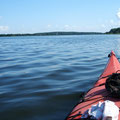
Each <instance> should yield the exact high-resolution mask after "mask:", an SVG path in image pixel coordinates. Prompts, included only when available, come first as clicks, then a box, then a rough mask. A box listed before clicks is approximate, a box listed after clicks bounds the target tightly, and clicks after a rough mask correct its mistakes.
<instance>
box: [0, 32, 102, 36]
mask: <svg viewBox="0 0 120 120" xmlns="http://www.w3.org/2000/svg"><path fill="white" fill-rule="evenodd" d="M93 34H103V33H100V32H44V33H33V34H30V33H26V34H0V37H10V36H51V35H54V36H55V35H93Z"/></svg>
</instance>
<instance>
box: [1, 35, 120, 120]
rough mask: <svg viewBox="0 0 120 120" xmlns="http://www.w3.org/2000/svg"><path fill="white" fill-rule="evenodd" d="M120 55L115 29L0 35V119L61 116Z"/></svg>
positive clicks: (46, 119) (33, 119)
mask: <svg viewBox="0 0 120 120" xmlns="http://www.w3.org/2000/svg"><path fill="white" fill-rule="evenodd" d="M111 50H114V51H115V53H116V55H117V57H120V35H78V36H30V37H0V120H64V119H65V117H66V116H67V115H68V113H69V112H70V111H71V110H72V108H73V107H74V105H75V104H76V103H77V102H78V101H79V99H80V95H81V93H82V92H85V91H87V90H89V89H90V88H91V87H92V86H93V84H94V83H95V81H96V80H97V79H98V77H99V75H100V74H101V73H102V71H103V69H104V67H105V65H106V63H107V61H108V57H107V55H108V54H109V53H110V51H111Z"/></svg>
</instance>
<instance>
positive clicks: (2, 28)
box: [0, 26, 9, 31]
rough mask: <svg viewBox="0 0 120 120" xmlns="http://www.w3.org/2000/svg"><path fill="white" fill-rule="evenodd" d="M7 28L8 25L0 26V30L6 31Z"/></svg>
mask: <svg viewBox="0 0 120 120" xmlns="http://www.w3.org/2000/svg"><path fill="white" fill-rule="evenodd" d="M8 29H9V27H8V26H0V31H7V30H8Z"/></svg>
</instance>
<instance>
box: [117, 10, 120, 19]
mask: <svg viewBox="0 0 120 120" xmlns="http://www.w3.org/2000/svg"><path fill="white" fill-rule="evenodd" d="M117 17H118V18H119V19H120V8H119V10H118V12H117Z"/></svg>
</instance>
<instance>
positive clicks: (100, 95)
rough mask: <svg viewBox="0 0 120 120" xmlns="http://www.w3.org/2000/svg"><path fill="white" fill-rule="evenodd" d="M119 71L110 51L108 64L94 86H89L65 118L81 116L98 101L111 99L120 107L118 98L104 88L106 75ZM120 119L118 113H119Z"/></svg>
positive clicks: (73, 118)
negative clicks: (110, 94) (82, 97)
mask: <svg viewBox="0 0 120 120" xmlns="http://www.w3.org/2000/svg"><path fill="white" fill-rule="evenodd" d="M116 72H117V73H120V63H119V61H118V59H117V58H116V56H115V54H114V52H113V51H112V52H111V53H110V58H109V61H108V64H107V65H106V67H105V69H104V72H103V73H102V74H101V76H100V77H99V79H98V81H97V82H96V83H95V85H94V87H93V88H91V89H90V90H89V91H88V92H87V94H86V95H85V97H84V101H80V102H79V103H78V104H77V105H76V106H75V107H74V109H73V111H72V112H71V113H70V114H69V116H68V117H67V118H66V120H75V119H79V118H80V117H81V114H83V113H84V112H85V111H86V110H87V109H89V108H90V107H91V106H92V105H95V104H97V103H98V102H100V101H101V102H103V101H105V100H111V101H113V102H114V103H115V104H116V105H117V106H118V107H119V108H120V99H116V98H112V97H110V96H109V94H108V92H107V90H106V88H105V82H106V79H107V76H108V75H111V74H112V73H116ZM119 120H120V114H119Z"/></svg>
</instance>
